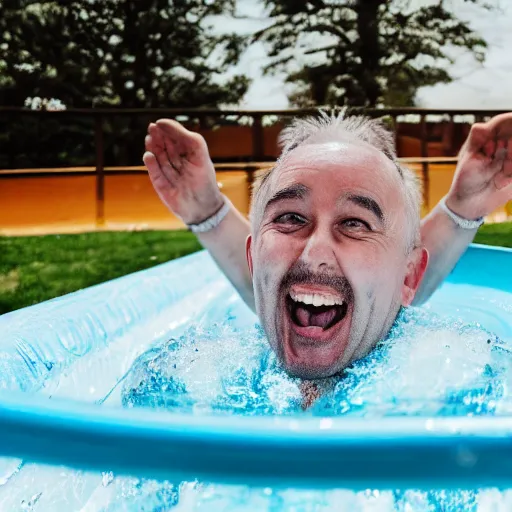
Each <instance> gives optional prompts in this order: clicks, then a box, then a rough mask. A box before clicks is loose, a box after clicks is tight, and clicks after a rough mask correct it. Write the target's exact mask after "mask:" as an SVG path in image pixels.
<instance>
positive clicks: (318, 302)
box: [290, 291, 343, 307]
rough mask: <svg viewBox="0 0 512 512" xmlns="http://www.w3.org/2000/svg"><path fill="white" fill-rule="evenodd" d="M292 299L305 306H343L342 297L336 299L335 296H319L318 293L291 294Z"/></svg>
mask: <svg viewBox="0 0 512 512" xmlns="http://www.w3.org/2000/svg"><path fill="white" fill-rule="evenodd" d="M290 297H291V298H292V300H294V301H295V302H302V303H304V304H311V305H313V306H316V307H318V306H335V305H337V306H341V305H342V304H343V299H342V298H341V297H335V296H333V295H329V296H327V295H319V294H318V293H312V294H309V293H295V292H293V291H291V292H290Z"/></svg>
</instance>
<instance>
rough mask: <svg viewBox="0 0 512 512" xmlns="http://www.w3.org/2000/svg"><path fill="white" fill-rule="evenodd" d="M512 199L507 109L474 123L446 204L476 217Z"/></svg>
mask: <svg viewBox="0 0 512 512" xmlns="http://www.w3.org/2000/svg"><path fill="white" fill-rule="evenodd" d="M511 199H512V113H507V114H501V115H499V116H496V117H494V118H493V119H491V120H490V121H488V122H487V123H475V124H474V125H473V126H472V127H471V132H470V134H469V137H468V139H467V141H466V142H465V144H464V146H463V147H462V149H461V151H460V153H459V163H458V165H457V169H456V171H455V176H454V178H453V183H452V186H451V188H450V192H449V193H448V196H447V198H446V204H447V206H448V208H450V209H451V210H452V211H454V212H455V213H456V214H458V215H460V216H461V217H464V218H465V219H471V220H473V219H477V218H478V217H484V216H485V215H489V214H490V213H492V212H493V211H494V210H496V209H497V208H499V207H501V206H503V205H505V204H506V203H507V201H510V200H511Z"/></svg>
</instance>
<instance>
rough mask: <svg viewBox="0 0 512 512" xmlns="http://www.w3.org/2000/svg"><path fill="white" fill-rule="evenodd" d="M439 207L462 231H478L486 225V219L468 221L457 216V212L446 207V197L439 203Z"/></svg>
mask: <svg viewBox="0 0 512 512" xmlns="http://www.w3.org/2000/svg"><path fill="white" fill-rule="evenodd" d="M439 206H441V208H442V209H443V211H444V212H445V213H446V214H447V215H448V217H450V219H452V220H453V222H455V224H457V226H459V227H460V228H462V229H477V228H479V227H480V226H481V225H482V224H483V223H484V218H483V217H479V218H478V219H475V220H468V219H465V218H464V217H461V216H459V215H457V214H456V213H455V212H452V211H451V210H450V208H448V206H446V197H443V199H441V201H440V202H439Z"/></svg>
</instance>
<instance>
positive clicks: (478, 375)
mask: <svg viewBox="0 0 512 512" xmlns="http://www.w3.org/2000/svg"><path fill="white" fill-rule="evenodd" d="M204 325H207V324H206V323H205V324H199V325H196V326H195V327H193V328H189V329H188V330H186V331H185V332H183V333H182V334H181V335H179V336H175V337H173V338H172V339H165V341H163V342H158V343H157V344H156V345H154V346H153V347H152V348H150V349H149V350H147V351H146V352H144V353H143V354H142V355H140V356H139V357H138V358H137V359H136V360H135V362H134V363H133V364H132V366H131V368H130V370H129V371H128V372H127V374H126V375H125V377H124V379H123V380H122V381H121V382H120V383H119V385H118V386H117V387H116V389H117V391H118V393H117V394H116V393H111V394H109V396H108V400H107V402H110V403H109V404H108V405H112V402H115V401H118V402H119V403H120V404H122V405H123V406H124V407H129V408H133V407H150V408H158V409H165V410H171V411H176V412H182V413H188V414H194V415H197V414H222V415H228V414H237V415H294V416H299V417H300V415H315V416H359V417H367V418H372V419H377V418H380V417H385V416H397V415H408V416H411V415H417V416H434V415H436V416H453V415H456V416H476V415H500V414H508V413H509V412H510V409H511V405H510V404H511V403H512V402H511V401H510V397H509V391H508V390H509V389H510V386H509V381H510V380H511V378H512V371H511V363H512V347H511V346H510V345H509V344H508V343H506V342H504V341H502V340H500V339H499V338H498V337H496V336H495V335H493V334H492V333H491V332H488V331H486V330H485V329H483V328H482V327H481V326H479V325H477V324H475V325H468V324H464V323H462V322H459V321H454V320H453V319H451V318H450V319H447V318H443V317H440V316H436V315H433V314H432V313H431V312H429V311H427V310H408V311H404V312H403V313H402V314H401V315H400V317H399V319H398V320H397V322H396V324H395V326H394V328H393V329H392V331H391V333H390V335H389V336H388V338H387V339H386V340H384V341H383V342H381V343H380V344H379V345H378V346H377V347H376V348H375V349H374V350H373V351H372V352H371V353H370V354H369V355H368V356H366V357H365V358H363V359H361V360H359V361H357V362H355V363H354V364H353V365H352V366H351V367H350V368H348V369H347V370H346V371H345V372H344V374H343V375H341V376H340V377H338V378H336V379H329V380H327V381H325V382H323V383H322V384H321V385H320V387H321V390H322V394H321V396H320V398H319V399H318V400H317V401H316V402H315V403H314V404H313V405H312V407H310V408H309V409H307V410H306V411H304V410H303V408H302V405H303V403H302V402H303V400H302V395H301V391H300V387H299V386H300V381H299V380H298V379H294V378H291V377H289V376H288V375H287V374H286V373H285V372H284V371H283V370H282V369H281V368H280V366H279V364H278V362H277V360H276V358H275V356H274V355H273V353H272V352H271V351H270V350H269V348H268V344H267V341H266V339H265V336H264V334H263V332H262V330H261V328H259V327H258V326H256V327H250V326H248V325H242V326H241V327H240V326H236V322H233V321H232V319H231V318H230V317H229V315H228V316H227V318H226V319H225V320H224V321H220V322H218V323H216V324H215V325H213V326H212V325H211V324H208V328H205V327H204ZM418 463H419V464H421V461H418ZM17 468H18V469H16V472H15V471H13V470H12V469H11V472H12V474H13V476H12V477H11V478H9V479H4V481H3V482H0V510H4V509H5V510H17V509H16V508H14V507H13V506H12V505H11V503H12V501H10V498H9V496H10V495H11V492H12V490H13V486H14V487H16V486H17V485H18V486H19V485H20V483H21V482H25V483H26V482H27V481H28V482H31V486H30V490H29V491H26V492H25V493H24V496H26V498H24V500H23V503H20V501H18V502H17V504H18V509H19V510H34V511H37V510H48V508H44V507H48V506H49V504H51V509H52V510H82V511H105V512H117V511H143V510H144V511H153V512H163V511H168V510H169V511H170V510H172V511H176V512H183V511H208V512H210V511H216V510H222V511H245V510H251V511H253V510H258V511H260V510H261V511H272V512H277V511H289V512H292V511H293V512H310V511H311V512H313V511H314V512H323V511H331V510H336V511H350V512H358V511H365V512H373V511H375V512H377V511H378V512H391V511H399V512H406V511H407V512H408V511H414V512H416V511H418V512H423V511H425V512H427V511H428V512H433V511H443V512H447V511H459V510H464V511H475V512H476V511H478V512H484V511H485V512H490V511H495V510H496V511H509V510H512V491H498V490H495V489H487V490H450V491H432V492H419V491H414V490H403V491H398V490H393V491H391V490H390V491H376V490H367V491H363V492H353V491H350V490H344V489H337V490H329V491H311V490H305V489H286V490H283V489H273V488H249V487H244V486H232V485H219V484H213V483H208V482H166V481H163V482H162V481H160V482H158V481H153V480H145V479H136V478H126V477H117V476H116V475H112V473H109V472H108V471H106V472H105V473H103V474H102V475H97V474H91V473H84V472H77V471H70V470H66V471H63V470H62V469H59V468H48V469H47V470H46V471H39V468H40V467H38V466H36V465H31V464H26V465H25V466H23V467H21V466H17ZM0 469H1V467H0ZM22 474H24V476H23V475H22ZM31 475H32V476H31ZM36 475H37V478H36ZM22 476H23V478H22ZM2 484H3V485H2ZM71 489H72V491H71ZM71 494H72V496H71ZM57 495H58V496H57ZM52 496H53V497H52ZM63 496H66V499H64V498H63ZM59 500H60V501H59ZM57 502H58V503H59V504H60V507H61V508H59V506H57ZM71 502H73V503H74V504H75V505H74V507H75V508H73V507H71V506H70V503H71ZM78 504H80V506H78Z"/></svg>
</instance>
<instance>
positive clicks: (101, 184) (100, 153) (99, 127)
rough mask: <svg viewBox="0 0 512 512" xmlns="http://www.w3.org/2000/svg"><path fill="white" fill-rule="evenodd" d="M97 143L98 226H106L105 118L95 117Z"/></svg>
mask: <svg viewBox="0 0 512 512" xmlns="http://www.w3.org/2000/svg"><path fill="white" fill-rule="evenodd" d="M95 141H96V226H103V225H104V224H105V173H104V146H103V116H102V115H97V116H96V117H95Z"/></svg>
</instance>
